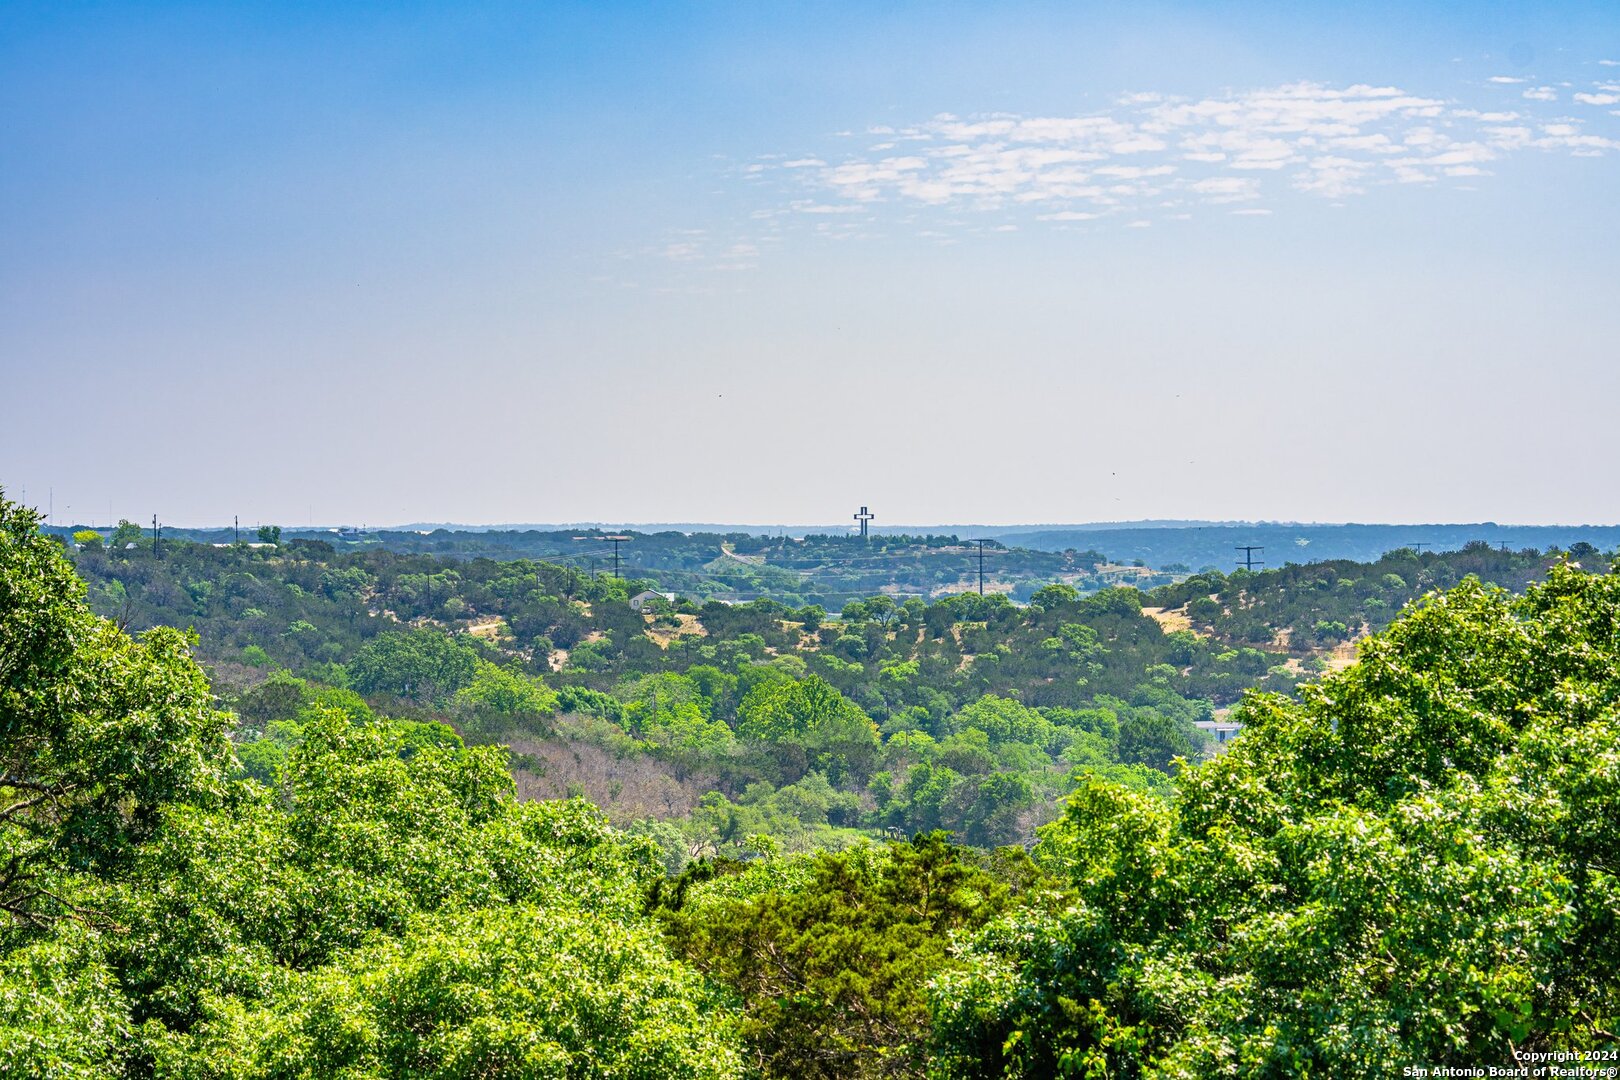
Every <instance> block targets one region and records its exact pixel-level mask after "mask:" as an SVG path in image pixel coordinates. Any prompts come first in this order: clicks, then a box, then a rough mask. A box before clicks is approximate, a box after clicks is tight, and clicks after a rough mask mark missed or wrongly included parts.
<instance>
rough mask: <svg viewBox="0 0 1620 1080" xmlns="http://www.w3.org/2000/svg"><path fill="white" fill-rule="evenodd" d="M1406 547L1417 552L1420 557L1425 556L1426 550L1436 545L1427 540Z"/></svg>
mask: <svg viewBox="0 0 1620 1080" xmlns="http://www.w3.org/2000/svg"><path fill="white" fill-rule="evenodd" d="M1406 546H1407V547H1409V548H1411V549H1412V550H1413V551H1415V552H1417V553H1418V554H1419V555H1421V554H1423V549H1424V548H1426V547H1434V545H1433V544H1431V543H1429V542H1428V541H1427V540H1419V541H1418V542H1417V543H1414V544H1407V545H1406Z"/></svg>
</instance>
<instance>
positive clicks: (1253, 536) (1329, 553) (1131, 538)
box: [997, 521, 1620, 571]
mask: <svg viewBox="0 0 1620 1080" xmlns="http://www.w3.org/2000/svg"><path fill="white" fill-rule="evenodd" d="M997 539H999V540H1000V541H1001V542H1002V543H1004V544H1007V545H1009V546H1012V547H1023V548H1032V549H1034V550H1036V551H1067V550H1069V549H1070V548H1075V549H1085V548H1094V549H1096V550H1098V551H1101V552H1104V553H1105V554H1107V556H1108V557H1109V558H1110V559H1111V560H1113V561H1114V562H1132V561H1134V560H1137V559H1140V560H1142V561H1143V562H1144V563H1146V564H1147V565H1148V566H1150V567H1153V568H1155V569H1165V568H1174V567H1176V566H1184V567H1187V568H1188V569H1191V570H1200V569H1203V568H1205V567H1211V566H1212V567H1215V568H1217V569H1219V570H1222V571H1228V570H1231V569H1232V567H1233V566H1234V565H1236V563H1237V561H1238V559H1239V553H1238V552H1237V550H1236V549H1237V547H1238V546H1239V545H1243V544H1252V545H1259V546H1261V547H1263V548H1264V549H1265V550H1264V551H1261V552H1257V553H1256V558H1257V559H1261V560H1264V562H1265V565H1267V566H1283V565H1286V564H1288V563H1305V562H1321V561H1324V560H1329V559H1353V560H1355V561H1357V562H1373V561H1375V560H1377V559H1378V558H1379V557H1381V556H1383V555H1384V554H1386V553H1388V552H1391V551H1396V550H1398V549H1400V548H1409V547H1413V546H1415V545H1424V546H1426V547H1428V548H1430V549H1432V550H1435V551H1458V550H1461V549H1462V548H1463V547H1465V546H1466V545H1468V544H1469V543H1470V542H1473V541H1479V540H1483V541H1484V542H1486V543H1487V544H1489V545H1491V546H1492V547H1501V546H1503V545H1506V546H1507V548H1508V549H1509V550H1512V551H1521V550H1525V549H1528V548H1534V549H1535V550H1537V551H1545V550H1547V549H1548V548H1559V549H1567V548H1569V547H1571V546H1573V545H1575V544H1578V543H1585V544H1590V545H1592V546H1593V547H1595V548H1598V549H1599V550H1602V551H1612V550H1614V549H1615V548H1616V547H1617V546H1620V526H1616V525H1498V524H1496V523H1494V522H1488V521H1487V522H1478V523H1474V524H1464V525H1302V524H1287V523H1276V522H1271V523H1258V524H1240V523H1230V522H1222V523H1213V522H1210V523H1204V524H1197V525H1187V526H1166V525H1149V524H1146V523H1136V524H1132V525H1129V526H1122V527H1114V528H1090V527H1086V528H1080V529H1067V528H1066V529H1041V530H1028V531H1014V532H1006V533H1002V534H1001V535H1000V536H998V537H997Z"/></svg>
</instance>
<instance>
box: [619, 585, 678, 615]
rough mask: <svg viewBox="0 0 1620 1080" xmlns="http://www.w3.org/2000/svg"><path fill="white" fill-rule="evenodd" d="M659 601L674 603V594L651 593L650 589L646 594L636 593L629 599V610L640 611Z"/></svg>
mask: <svg viewBox="0 0 1620 1080" xmlns="http://www.w3.org/2000/svg"><path fill="white" fill-rule="evenodd" d="M659 600H667V601H669V602H670V603H672V604H673V603H674V602H675V594H674V593H672V592H653V591H652V590H650V589H649V590H647V591H646V592H638V593H636V595H634V596H632V597H631V598H630V610H632V611H640V610H641V609H642V608H644V607H646V606H647V605H648V604H651V603H655V602H656V601H659Z"/></svg>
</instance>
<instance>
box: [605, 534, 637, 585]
mask: <svg viewBox="0 0 1620 1080" xmlns="http://www.w3.org/2000/svg"><path fill="white" fill-rule="evenodd" d="M602 539H604V540H606V541H607V542H608V543H610V544H612V545H613V576H614V577H618V576H619V545H620V544H628V543H629V542H630V541H631V539H632V537H628V536H604V537H602Z"/></svg>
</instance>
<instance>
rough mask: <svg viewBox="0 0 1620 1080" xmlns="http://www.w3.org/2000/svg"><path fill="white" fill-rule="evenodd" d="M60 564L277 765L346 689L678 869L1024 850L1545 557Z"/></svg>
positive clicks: (1525, 576) (224, 559)
mask: <svg viewBox="0 0 1620 1080" xmlns="http://www.w3.org/2000/svg"><path fill="white" fill-rule="evenodd" d="M775 543H779V541H761V544H763V545H766V546H769V545H770V544H775ZM74 559H75V562H76V565H77V568H78V570H79V572H80V574H81V575H83V576H84V577H85V579H86V580H87V581H88V582H89V586H90V587H89V598H90V601H91V603H92V605H93V606H94V607H95V608H96V609H97V610H98V611H100V612H101V613H103V614H105V615H107V616H109V617H112V618H116V619H118V620H119V621H121V622H122V623H123V624H125V625H126V626H129V627H131V628H137V629H138V628H143V627H148V626H160V625H171V626H177V627H182V628H191V629H194V630H195V631H196V632H197V634H198V635H199V643H198V647H197V651H198V656H199V657H200V658H201V659H203V660H204V662H205V663H207V664H209V665H210V667H211V669H212V670H213V672H214V674H215V680H216V685H217V686H218V687H219V688H220V689H221V690H222V691H223V692H224V694H225V699H226V703H227V704H228V705H229V706H230V707H231V708H232V709H233V710H234V711H235V712H236V713H237V714H238V715H239V716H240V717H241V729H240V732H239V736H238V738H239V740H241V741H244V749H243V753H244V754H245V755H246V756H247V758H248V759H249V760H251V761H253V762H261V761H262V762H274V761H276V760H279V759H280V757H282V756H283V755H285V753H286V752H287V750H288V749H289V748H290V747H291V746H293V745H296V743H297V740H298V738H299V731H300V723H301V721H300V718H301V717H303V716H305V715H306V714H308V713H310V712H311V711H312V710H314V709H316V708H319V707H325V706H327V705H330V704H332V703H333V702H334V701H335V700H336V699H337V698H339V697H341V698H343V700H344V701H345V702H347V703H348V704H347V705H346V706H345V707H346V708H348V710H349V711H350V712H351V713H352V714H354V715H357V716H358V715H363V714H364V715H369V714H370V713H371V712H373V711H378V712H381V713H384V714H387V715H390V716H393V717H396V718H409V719H411V720H412V721H414V722H419V723H433V722H440V723H446V724H449V725H451V726H453V727H454V728H455V729H456V730H457V731H458V732H460V734H461V735H462V736H463V737H465V738H467V739H470V740H472V741H474V742H500V743H504V744H506V745H509V746H510V747H511V748H512V749H513V750H514V751H515V757H514V759H513V767H514V772H515V775H516V778H517V782H518V785H519V790H520V791H521V792H522V793H523V794H524V795H526V796H549V797H558V796H566V795H585V796H588V797H589V798H591V799H592V800H593V801H595V802H596V803H597V804H598V805H600V806H602V807H603V808H604V809H605V810H606V811H607V812H608V813H609V815H610V816H611V817H612V819H613V820H614V821H616V822H618V823H620V824H621V825H624V826H627V827H632V828H635V829H637V830H639V831H641V832H643V833H645V834H646V835H650V836H654V837H656V838H657V839H658V841H659V843H660V845H661V847H662V849H663V850H664V852H665V857H666V860H667V861H668V863H669V865H671V866H678V865H680V864H681V863H683V862H684V861H685V860H686V859H687V858H689V857H691V856H692V855H694V854H698V853H705V852H719V851H733V852H736V851H740V850H741V845H743V844H744V843H745V842H746V840H747V838H748V837H750V836H752V835H755V834H770V835H773V836H775V837H777V838H778V839H779V840H780V841H782V842H783V843H785V844H787V845H788V846H789V847H790V848H791V849H794V850H810V849H813V848H820V847H826V846H829V845H831V846H837V845H841V844H844V843H848V842H849V841H850V840H851V839H853V838H854V837H856V836H858V835H862V834H865V835H869V836H881V835H888V834H895V835H909V834H910V833H912V832H915V831H918V830H929V829H936V828H938V829H948V830H951V831H953V832H955V833H956V834H957V835H958V837H960V838H962V839H964V840H966V841H968V842H970V843H974V844H979V845H995V844H1001V843H1015V842H1028V841H1029V840H1030V839H1031V838H1032V836H1033V829H1034V828H1035V826H1037V825H1038V824H1040V823H1041V822H1043V821H1045V820H1048V819H1049V818H1050V817H1051V816H1052V815H1054V814H1055V813H1056V812H1057V807H1058V803H1059V800H1060V799H1061V797H1062V796H1063V795H1064V794H1065V793H1067V792H1068V791H1069V790H1070V789H1071V788H1072V786H1073V784H1074V783H1075V782H1076V778H1077V777H1078V776H1080V775H1090V774H1105V775H1109V776H1112V777H1115V778H1116V779H1119V780H1121V781H1122V782H1126V783H1130V784H1133V785H1136V786H1139V787H1145V788H1150V789H1161V788H1163V787H1164V786H1165V785H1166V784H1167V783H1168V777H1169V775H1170V772H1171V769H1172V764H1171V763H1172V761H1173V760H1174V759H1175V758H1177V757H1178V756H1179V757H1185V758H1188V759H1189V760H1197V759H1198V758H1199V757H1201V756H1202V755H1203V754H1205V753H1206V752H1208V751H1209V749H1210V744H1209V741H1208V738H1207V729H1208V727H1209V723H1210V721H1212V720H1213V719H1216V718H1218V717H1219V716H1220V715H1222V713H1223V711H1224V710H1225V709H1226V708H1228V707H1229V706H1231V705H1232V704H1233V703H1235V702H1236V701H1237V700H1238V699H1239V697H1240V696H1241V695H1242V694H1243V693H1244V692H1245V691H1247V690H1249V689H1254V688H1260V689H1267V690H1273V691H1279V692H1287V691H1289V690H1290V689H1291V688H1292V687H1293V686H1294V685H1295V684H1297V683H1298V682H1299V681H1300V680H1301V679H1303V678H1306V677H1308V676H1309V675H1311V674H1312V673H1314V672H1316V671H1319V670H1321V669H1322V668H1323V666H1324V665H1326V664H1328V663H1330V662H1332V663H1342V662H1345V661H1346V660H1347V658H1348V655H1349V654H1348V652H1347V651H1346V650H1347V648H1348V646H1347V645H1346V642H1347V641H1348V640H1349V639H1351V638H1354V637H1357V636H1360V635H1361V634H1362V633H1364V632H1365V631H1366V630H1368V629H1371V628H1376V627H1379V626H1382V625H1384V624H1386V623H1387V622H1388V620H1389V619H1390V618H1392V617H1393V616H1394V614H1395V613H1396V612H1397V611H1398V610H1399V609H1400V608H1401V606H1402V605H1403V604H1404V603H1406V602H1407V601H1408V600H1409V599H1410V598H1412V597H1414V596H1417V595H1419V594H1421V593H1422V592H1423V591H1426V590H1428V589H1430V588H1433V587H1436V586H1444V585H1448V584H1451V583H1454V582H1456V581H1457V580H1459V579H1460V578H1461V577H1462V576H1463V575H1464V574H1465V573H1476V574H1479V575H1481V576H1483V577H1484V578H1485V579H1486V580H1490V581H1495V582H1498V583H1501V584H1503V585H1506V586H1508V587H1511V588H1515V589H1518V588H1522V587H1523V585H1524V584H1525V583H1526V582H1528V581H1529V580H1532V579H1534V578H1535V577H1537V576H1539V575H1541V574H1542V573H1544V572H1545V570H1546V568H1547V566H1548V565H1550V563H1551V562H1553V561H1554V557H1552V556H1544V555H1539V554H1537V553H1534V552H1521V553H1504V552H1498V551H1494V550H1489V549H1483V548H1470V549H1468V550H1466V551H1463V552H1451V553H1443V554H1439V553H1429V554H1425V555H1422V556H1419V555H1417V554H1416V553H1413V552H1410V551H1406V552H1397V553H1394V554H1392V555H1390V556H1388V557H1387V558H1386V559H1385V560H1384V561H1383V562H1381V563H1379V564H1374V565H1370V566H1368V565H1361V564H1349V563H1337V564H1323V565H1313V566H1306V567H1287V568H1284V569H1282V570H1278V571H1270V572H1265V573H1260V574H1252V575H1251V574H1247V573H1244V572H1241V571H1240V572H1237V573H1234V574H1233V575H1231V576H1230V577H1225V576H1222V575H1220V574H1214V573H1208V574H1201V575H1196V576H1194V577H1192V578H1189V579H1188V580H1186V581H1184V582H1182V583H1180V584H1177V585H1171V586H1164V587H1161V588H1160V589H1158V590H1156V591H1155V592H1153V593H1151V594H1149V595H1148V596H1146V597H1145V598H1144V597H1143V595H1142V594H1141V593H1139V592H1138V591H1136V590H1134V589H1130V588H1110V589H1104V590H1101V591H1094V592H1090V593H1085V594H1082V593H1081V592H1079V591H1078V590H1077V589H1075V588H1074V587H1072V586H1069V585H1066V584H1062V583H1050V584H1047V585H1044V586H1042V587H1041V588H1040V589H1038V590H1036V591H1035V592H1034V593H1033V594H1032V595H1031V598H1030V602H1029V603H1028V604H1026V605H1024V606H1018V605H1016V604H1014V603H1012V602H1011V601H1009V599H1008V598H1007V597H1006V596H1005V595H1003V594H994V593H992V594H987V595H985V596H982V597H981V596H979V595H978V594H977V593H976V592H975V593H967V594H958V595H953V596H949V597H946V598H944V599H941V600H936V601H934V602H932V603H927V602H924V601H923V600H921V599H920V598H912V599H909V600H906V601H904V602H903V603H900V602H896V600H895V599H894V598H893V597H890V596H888V595H884V594H880V595H878V596H875V597H870V598H867V599H865V600H859V601H851V602H849V603H847V604H846V605H845V606H844V608H843V611H842V614H841V616H839V617H836V618H835V617H833V616H831V615H829V614H828V613H827V612H826V611H824V610H823V609H822V608H820V607H819V606H817V605H804V606H800V607H790V606H788V605H785V604H783V603H781V602H778V601H774V600H768V599H767V600H759V601H754V602H751V603H747V604H737V605H731V604H725V603H721V602H717V601H708V602H704V603H697V602H695V601H692V600H687V599H684V598H681V597H679V596H677V598H676V599H675V600H674V601H669V600H666V599H664V597H663V596H662V595H654V596H652V597H650V598H648V597H646V596H645V595H644V594H646V593H647V592H649V591H654V590H658V589H660V588H661V587H662V586H665V585H667V582H665V581H663V580H661V579H652V578H646V579H633V578H631V579H622V580H621V579H617V578H613V577H609V576H604V575H592V574H590V573H589V572H587V571H584V570H581V569H580V568H578V567H576V566H567V565H558V564H552V563H544V562H540V563H536V562H530V561H528V560H523V559H518V560H507V561H498V560H493V559H472V560H463V559H454V558H448V557H441V556H430V555H400V554H396V553H393V552H390V551H386V550H382V549H378V548H369V549H361V550H353V551H338V550H335V549H333V548H332V547H331V546H330V545H328V544H325V543H321V542H314V541H307V540H292V541H284V542H282V543H281V544H280V545H270V546H261V547H248V546H244V545H233V546H229V547H215V546H213V545H210V544H197V543H186V542H181V541H175V540H172V539H171V540H169V541H165V543H164V544H163V546H162V548H161V549H160V550H154V549H153V548H152V547H151V546H150V544H149V543H148V544H146V546H137V547H136V548H134V549H128V548H126V547H121V546H118V545H113V546H111V548H110V549H109V548H108V547H107V546H106V545H102V544H99V543H97V542H96V541H95V540H94V539H93V538H86V539H85V542H84V543H83V544H82V546H81V547H80V548H79V550H77V551H75V552H74ZM1589 561H1590V560H1589ZM633 596H641V597H642V600H641V601H640V602H641V603H642V604H643V606H642V608H641V610H639V611H638V610H636V609H635V608H633V607H632V605H631V603H630V600H631V598H632V597H633ZM1144 599H1145V600H1146V603H1147V606H1146V607H1145V608H1144V606H1143V604H1144ZM1200 724H1202V725H1203V727H1202V728H1201V727H1200V726H1199V725H1200ZM249 742H251V745H248V743H249ZM266 768H268V766H266ZM264 775H265V776H268V773H267V772H266V773H264Z"/></svg>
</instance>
